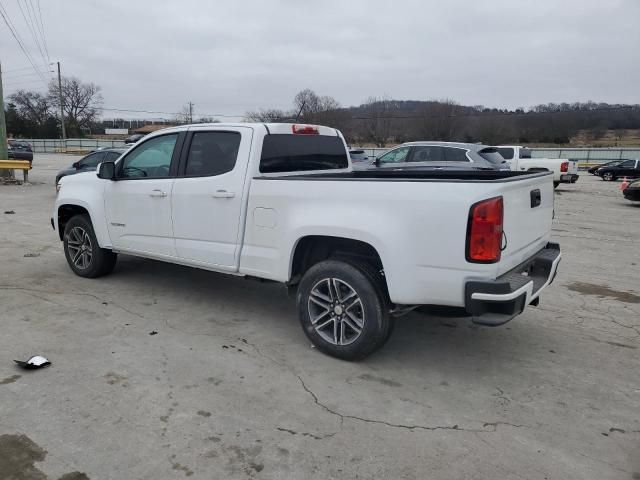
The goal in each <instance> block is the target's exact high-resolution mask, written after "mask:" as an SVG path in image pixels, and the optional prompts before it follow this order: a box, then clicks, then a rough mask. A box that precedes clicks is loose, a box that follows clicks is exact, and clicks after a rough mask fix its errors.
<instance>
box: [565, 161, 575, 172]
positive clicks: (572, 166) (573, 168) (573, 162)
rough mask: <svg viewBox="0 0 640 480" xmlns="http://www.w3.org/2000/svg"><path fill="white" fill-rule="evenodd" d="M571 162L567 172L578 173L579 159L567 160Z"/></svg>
mask: <svg viewBox="0 0 640 480" xmlns="http://www.w3.org/2000/svg"><path fill="white" fill-rule="evenodd" d="M567 161H568V162H569V170H568V171H567V173H571V174H576V173H578V161H577V160H567Z"/></svg>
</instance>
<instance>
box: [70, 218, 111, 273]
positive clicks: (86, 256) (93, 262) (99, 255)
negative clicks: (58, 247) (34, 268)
mask: <svg viewBox="0 0 640 480" xmlns="http://www.w3.org/2000/svg"><path fill="white" fill-rule="evenodd" d="M85 234H86V235H85ZM79 241H80V243H81V244H80V245H78V242H79ZM63 245H64V255H65V257H66V259H67V263H68V264H69V267H71V270H73V273H75V274H76V275H78V276H80V277H86V278H96V277H101V276H103V275H107V274H109V273H111V272H112V271H113V268H114V267H115V266H116V260H117V259H118V255H117V254H115V253H113V252H112V251H111V250H109V249H106V248H100V246H99V245H98V240H97V238H96V234H95V232H94V231H93V226H92V225H91V219H90V218H89V216H88V215H76V216H74V217H71V219H69V221H68V222H67V224H66V225H65V227H64V236H63ZM83 249H84V250H83ZM72 255H73V256H72Z"/></svg>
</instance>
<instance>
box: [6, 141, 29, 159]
mask: <svg viewBox="0 0 640 480" xmlns="http://www.w3.org/2000/svg"><path fill="white" fill-rule="evenodd" d="M7 153H8V154H9V155H8V156H9V158H10V159H15V160H28V161H29V162H33V148H32V147H31V144H30V143H27V142H21V141H19V140H13V139H11V140H8V141H7Z"/></svg>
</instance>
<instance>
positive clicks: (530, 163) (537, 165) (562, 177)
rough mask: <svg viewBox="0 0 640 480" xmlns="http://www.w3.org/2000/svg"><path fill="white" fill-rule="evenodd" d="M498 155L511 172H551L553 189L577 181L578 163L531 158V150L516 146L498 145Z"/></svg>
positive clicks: (556, 159)
mask: <svg viewBox="0 0 640 480" xmlns="http://www.w3.org/2000/svg"><path fill="white" fill-rule="evenodd" d="M496 148H497V149H498V153H500V155H502V157H503V158H504V159H505V160H506V161H507V163H508V164H509V168H510V169H511V170H513V171H529V172H541V171H551V172H553V186H554V188H555V187H557V186H558V185H560V184H561V183H575V182H576V181H577V180H578V177H579V175H578V162H577V161H575V160H566V159H564V158H531V150H529V149H528V148H526V147H521V146H518V145H499V146H497V147H496Z"/></svg>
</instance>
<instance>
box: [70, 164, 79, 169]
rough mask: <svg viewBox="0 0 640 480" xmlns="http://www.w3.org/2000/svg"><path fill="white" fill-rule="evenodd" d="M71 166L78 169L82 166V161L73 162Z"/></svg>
mask: <svg viewBox="0 0 640 480" xmlns="http://www.w3.org/2000/svg"><path fill="white" fill-rule="evenodd" d="M71 166H72V167H73V168H75V169H76V170H77V169H79V168H80V162H73V163H72V164H71Z"/></svg>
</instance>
